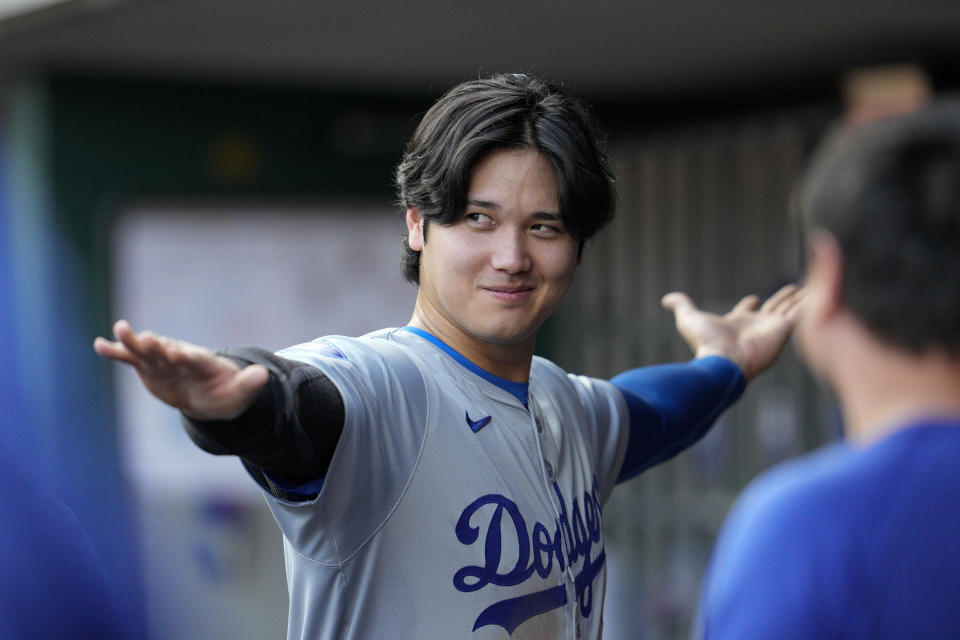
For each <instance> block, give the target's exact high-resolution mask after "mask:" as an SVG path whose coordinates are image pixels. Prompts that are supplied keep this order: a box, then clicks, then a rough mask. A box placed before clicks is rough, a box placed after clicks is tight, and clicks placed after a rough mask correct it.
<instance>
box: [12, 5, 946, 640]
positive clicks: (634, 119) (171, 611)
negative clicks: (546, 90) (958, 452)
mask: <svg viewBox="0 0 960 640" xmlns="http://www.w3.org/2000/svg"><path fill="white" fill-rule="evenodd" d="M308 4H309V6H308ZM861 5H862V6H861ZM873 5H874V3H858V2H851V3H846V4H844V5H843V6H842V7H833V8H826V7H794V8H791V7H770V6H769V5H768V4H767V3H759V2H739V3H734V4H733V5H730V4H728V5H726V6H725V7H724V9H723V11H720V10H719V9H714V8H712V7H708V6H707V5H706V4H705V3H697V2H688V1H685V2H680V3H671V4H669V5H667V4H662V5H660V4H656V3H648V4H643V5H641V4H635V5H631V6H625V5H620V4H619V3H613V2H609V3H608V2H600V3H594V4H592V5H591V8H590V9H589V10H587V9H585V8H583V7H580V6H579V5H576V4H574V3H565V2H560V3H550V4H549V5H544V4H542V3H537V2H531V3H521V4H508V3H500V4H498V3H493V4H487V5H484V6H483V7H482V8H481V7H479V6H473V5H462V6H460V5H458V6H457V7H453V6H452V5H450V6H448V5H446V4H442V3H432V2H427V1H422V2H415V3H412V4H409V3H408V4H407V5H405V6H404V7H397V6H394V5H388V4H386V3H384V4H377V3H350V4H348V3H328V4H323V5H321V4H319V3H291V4H290V5H288V6H286V7H283V8H280V7H276V8H269V9H268V8H267V6H268V5H266V4H265V3H258V2H254V1H253V0H249V1H248V0H244V1H238V2H232V3H225V2H216V1H214V0H203V1H196V2H192V3H181V2H159V1H155V0H137V1H114V2H103V1H101V2H85V1H79V0H69V1H67V2H36V3H29V2H28V3H24V5H23V7H26V8H25V9H21V10H20V12H19V13H17V12H11V10H10V9H9V8H7V7H3V6H0V113H2V123H0V145H2V160H3V165H2V167H0V197H2V201H0V202H2V205H0V349H2V353H0V359H2V361H3V363H4V364H5V366H4V367H3V368H2V369H0V389H2V390H3V392H4V394H7V395H4V396H3V397H4V398H7V397H16V398H17V399H18V400H19V401H18V402H17V403H15V404H8V403H6V402H5V406H4V414H3V418H2V420H3V424H2V425H0V426H2V428H3V429H4V430H5V431H7V432H9V433H13V434H15V438H16V439H19V440H20V441H22V442H23V443H24V448H25V451H28V452H29V453H25V454H24V455H29V456H31V464H32V465H33V467H34V468H35V469H36V470H37V475H38V477H43V478H48V479H50V481H51V483H52V484H53V485H54V487H55V489H56V491H57V492H58V493H59V494H60V495H61V496H63V498H64V499H65V501H67V502H68V504H70V505H71V506H72V507H73V508H74V510H75V511H76V512H77V513H78V516H79V517H80V519H81V521H82V522H83V524H84V526H85V527H86V528H87V530H88V531H89V532H90V535H91V538H92V539H93V541H94V543H95V544H96V545H97V547H98V549H100V551H101V554H102V555H103V556H104V560H105V562H106V564H107V565H108V568H109V569H110V571H111V573H113V575H114V576H115V578H116V579H117V580H118V582H119V583H120V584H121V586H122V592H123V593H124V594H126V596H127V597H128V598H129V600H130V611H131V612H132V613H131V615H132V616H134V617H135V618H137V619H139V620H140V622H141V624H142V625H143V627H144V628H145V629H147V632H146V635H147V637H150V638H155V639H157V640H165V639H167V638H177V639H184V640H188V639H189V638H205V639H206V638H219V637H223V638H229V637H280V636H281V635H282V633H283V625H284V624H285V615H286V611H285V606H286V603H285V585H284V583H283V575H282V551H281V549H280V539H279V533H278V531H277V530H276V527H275V526H274V525H273V523H272V520H271V517H270V515H269V513H268V512H267V510H266V508H265V506H264V505H263V504H262V501H259V500H256V501H245V500H244V499H240V498H236V497H235V496H232V495H222V494H220V493H217V492H212V493H211V492H198V493H197V495H194V496H187V497H184V496H179V497H171V496H164V495H152V494H149V493H148V492H144V491H142V490H141V488H138V487H137V486H136V485H135V483H134V482H132V480H131V478H130V476H129V474H128V473H127V472H126V471H125V470H124V468H123V462H122V460H123V447H124V444H123V439H122V437H121V435H120V427H119V424H118V414H117V410H116V407H117V404H116V398H115V391H114V389H115V386H114V377H115V376H114V372H113V370H112V368H111V367H110V366H109V365H107V364H106V363H104V362H101V361H99V360H97V359H96V357H95V356H94V355H93V353H92V350H91V348H90V342H91V340H92V338H93V336H95V335H101V334H104V333H105V332H106V331H108V328H109V323H110V321H111V320H112V319H113V318H114V312H115V310H114V309H113V308H112V303H111V300H112V299H113V293H112V291H111V269H112V268H113V264H114V263H113V259H112V254H111V234H112V230H113V228H114V226H115V224H116V223H117V221H118V220H119V219H120V217H121V215H122V212H124V211H126V210H129V208H130V207H131V206H136V205H137V204H138V203H145V202H146V203H163V204H164V206H167V207H168V208H170V209H171V210H172V209H175V207H170V206H169V205H170V204H171V203H181V204H183V203H189V204H190V206H191V207H194V209H195V210H203V207H202V206H200V207H197V206H196V205H198V204H200V205H210V206H209V209H210V210H215V209H217V208H218V207H219V208H221V209H222V207H223V206H229V205H230V203H254V204H257V203H259V204H263V205H268V206H287V207H294V208H298V209H300V210H309V209H310V206H311V204H315V203H321V202H324V203H326V202H331V201H338V202H345V201H362V202H379V203H382V204H383V205H385V206H386V205H389V204H390V203H392V202H393V199H394V194H393V192H392V189H391V187H390V180H391V174H392V170H393V166H394V164H395V163H396V161H397V159H398V158H399V155H400V152H401V149H402V146H403V144H404V142H405V140H406V138H407V136H408V135H409V133H410V132H411V130H412V128H413V127H414V126H415V123H416V121H417V119H418V115H419V114H420V113H422V111H423V110H424V109H426V108H427V107H428V106H429V104H430V103H431V102H432V100H433V99H434V98H435V97H437V96H438V95H439V94H440V93H441V92H442V90H443V89H444V88H446V87H447V86H449V85H450V83H451V82H454V81H456V80H462V79H465V78H469V77H473V76H476V75H477V73H478V72H488V71H494V70H514V69H525V70H532V71H533V72H535V73H542V74H545V75H548V76H552V77H554V78H557V79H560V80H563V81H565V82H567V83H568V84H570V85H572V88H573V90H574V91H575V92H576V93H577V94H578V95H580V96H582V97H584V98H585V99H587V100H588V101H589V102H591V103H592V104H593V105H594V106H595V108H596V111H597V112H598V114H599V116H600V118H601V120H602V122H603V124H604V126H605V128H606V130H607V131H609V134H610V135H609V145H610V148H611V151H612V158H613V163H614V166H615V169H616V173H617V178H618V190H619V194H620V203H619V207H618V217H617V219H616V221H615V222H614V224H613V226H612V228H610V229H608V230H607V231H606V232H605V233H604V234H603V235H601V237H599V238H598V239H596V240H595V241H593V242H592V243H590V244H589V245H588V247H587V249H586V252H585V259H584V263H583V266H582V268H581V270H580V273H579V274H578V276H577V282H576V284H575V288H574V290H573V291H572V293H571V295H570V297H569V298H568V300H567V301H566V302H565V304H564V306H563V307H562V309H561V311H560V312H559V314H558V315H557V316H556V317H555V318H554V319H553V320H551V321H550V322H549V323H548V325H547V326H546V327H545V329H544V331H543V333H542V336H541V337H542V339H541V342H540V344H539V345H538V349H539V351H540V352H542V353H544V354H545V355H548V356H550V357H552V358H554V359H555V360H557V361H558V362H559V363H560V364H561V365H563V366H564V367H566V368H567V369H569V370H573V371H578V372H583V373H587V374H591V375H599V376H609V375H611V374H613V373H616V372H617V371H619V370H621V369H623V368H626V367H629V366H634V365H637V364H649V363H657V362H664V361H670V360H677V359H684V358H686V357H687V351H686V348H685V347H684V345H683V344H682V343H681V341H680V339H679V338H677V337H676V335H675V332H674V330H673V328H672V326H671V322H670V317H669V315H668V314H667V313H665V312H663V311H661V310H660V308H659V302H658V301H659V298H660V296H661V295H662V294H663V293H665V292H666V291H669V290H673V289H682V290H686V291H688V292H689V293H691V294H692V295H693V296H694V297H695V299H697V300H698V301H699V302H700V303H701V304H702V306H705V307H707V308H711V309H715V310H720V309H726V308H728V307H729V306H731V305H732V304H733V303H735V302H736V300H737V299H738V298H739V296H741V295H742V294H744V293H747V292H750V291H755V292H759V293H770V292H772V291H773V290H774V289H776V288H777V287H778V286H779V285H780V284H783V283H784V282H787V281H790V280H792V279H795V278H796V277H797V276H798V274H799V273H800V270H801V266H802V261H803V256H802V252H801V247H802V238H801V237H800V235H799V230H798V226H797V224H796V222H795V221H794V220H793V219H792V218H791V217H790V214H789V211H788V202H789V193H790V188H791V184H792V182H793V180H794V179H795V177H796V175H797V174H798V172H799V170H800V169H801V167H802V166H803V163H804V160H805V158H806V156H807V154H808V153H809V151H810V149H811V148H812V146H813V144H814V143H815V142H816V140H817V139H818V138H819V137H820V136H821V134H822V132H823V131H824V129H825V128H826V127H828V126H830V125H831V124H832V123H835V122H836V119H837V118H838V117H840V115H841V114H842V111H843V103H842V100H841V93H840V85H841V79H842V78H843V76H844V73H845V72H846V71H848V70H849V69H851V68H858V67H861V66H863V65H873V64H893V63H897V64H899V63H904V62H908V63H913V64H915V65H918V66H919V67H921V68H922V69H924V70H925V71H926V73H927V74H928V75H929V77H930V79H931V82H932V85H933V88H934V89H935V90H937V91H945V90H949V89H953V88H956V87H957V86H958V84H960V83H958V78H960V73H958V69H960V37H958V36H960V6H956V7H955V6H953V5H951V4H950V3H941V2H936V1H934V0H929V1H927V2H912V3H909V6H908V3H906V2H894V3H884V6H883V7H875V6H873ZM270 6H271V7H272V5H270ZM238 206H239V205H238ZM197 215H202V214H197ZM306 215H309V213H307V214H306ZM398 215H399V214H398ZM184 304H185V305H190V306H193V307H196V309H197V310H198V313H199V312H201V311H202V308H203V300H185V301H184ZM304 337H305V338H309V337H312V336H304ZM838 433H839V423H838V419H837V416H836V415H835V412H834V409H833V408H832V405H831V404H830V402H829V399H828V398H827V397H826V396H825V395H824V394H823V393H822V392H821V391H820V390H819V389H818V388H817V386H816V384H815V383H813V382H812V381H811V380H810V379H809V378H808V377H807V375H806V374H805V373H804V372H803V371H802V369H801V368H800V367H799V365H798V364H797V362H796V360H795V358H794V356H793V354H792V353H790V352H788V353H787V354H786V355H785V357H784V358H782V359H781V361H780V362H778V364H777V365H776V366H775V367H774V368H773V370H772V371H771V372H770V373H769V374H768V375H766V376H764V377H763V378H761V379H760V380H758V381H757V382H756V383H754V384H753V385H751V387H750V388H749V389H748V390H747V392H746V394H745V396H744V398H743V399H742V400H741V401H740V403H739V404H738V405H737V406H736V408H735V409H734V410H732V411H731V412H729V413H728V414H727V415H726V416H724V418H723V419H722V420H721V421H720V423H719V424H718V425H717V426H716V427H715V429H714V430H713V431H712V432H711V434H710V435H708V437H707V438H706V439H705V440H704V441H702V442H701V443H699V444H698V445H697V446H695V447H694V448H693V449H692V450H690V451H689V452H687V453H684V454H682V455H681V456H679V457H678V458H676V459H675V460H674V461H671V462H670V463H667V464H665V465H663V466H661V467H659V468H657V469H655V470H652V471H651V472H648V473H647V474H645V475H643V476H641V477H640V478H638V479H635V480H633V481H631V482H630V483H628V484H627V485H625V486H623V487H620V488H619V489H618V490H617V491H616V492H615V493H614V497H613V499H612V500H611V503H610V505H609V507H608V508H607V511H606V513H605V521H606V535H607V539H608V548H607V553H608V558H609V573H610V588H609V589H608V609H607V612H606V614H605V622H606V636H605V637H606V638H608V639H612V640H617V639H618V638H637V637H641V638H651V639H663V640H668V639H674V638H684V637H687V634H688V632H689V625H690V620H691V616H692V612H693V609H694V607H695V604H696V598H697V592H698V588H699V581H700V579H701V576H702V571H703V568H704V566H705V562H706V559H707V557H708V555H709V551H710V547H711V545H712V541H713V537H714V535H715V533H716V530H717V527H718V526H719V524H720V522H721V521H722V519H723V517H724V515H725V513H726V511H727V509H728V508H729V505H730V504H731V501H732V500H733V498H734V496H735V495H736V494H737V493H738V492H739V491H740V489H741V488H742V487H743V486H744V485H745V483H747V482H748V481H749V480H750V479H751V478H753V477H754V476H755V475H756V474H757V473H758V472H760V471H761V470H763V469H764V468H766V467H767V466H769V465H770V464H772V463H774V462H776V461H779V460H782V459H783V458H785V457H788V456H791V455H795V454H797V453H800V452H802V451H806V450H809V449H811V448H813V447H815V446H817V445H819V444H821V443H823V442H826V441H829V440H831V439H834V438H836V437H837V435H838ZM204 548H206V549H224V548H227V549H228V550H232V551H231V552H230V553H226V554H223V555H222V556H220V557H219V561H223V562H226V563H228V564H229V562H231V558H235V559H236V564H237V566H235V567H234V570H233V571H226V572H223V573H217V572H211V571H210V570H209V569H210V565H209V562H207V564H204V562H205V561H204V560H203V557H204V556H203V553H202V551H203V549H204ZM198 549H199V550H200V553H198ZM207 561H209V558H207ZM155 566H163V567H166V568H167V569H169V574H168V575H166V576H164V577H163V578H162V579H159V580H160V581H159V582H157V580H158V578H156V577H155V572H154V571H153V570H152V569H151V567H155ZM278 594H279V596H278Z"/></svg>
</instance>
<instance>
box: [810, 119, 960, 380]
mask: <svg viewBox="0 0 960 640" xmlns="http://www.w3.org/2000/svg"><path fill="white" fill-rule="evenodd" d="M799 205H800V211H801V215H802V216H803V218H804V222H805V224H806V227H807V231H808V233H809V234H810V267H809V271H808V282H809V283H810V284H811V292H810V300H809V301H808V303H809V304H808V305H807V313H805V314H804V318H803V319H802V321H801V336H800V338H801V343H802V345H803V347H804V351H805V353H806V355H807V357H808V359H809V360H811V364H813V365H814V367H815V368H817V366H818V360H819V359H821V358H822V357H824V356H827V357H829V354H828V353H824V352H822V350H821V351H820V352H818V349H817V340H818V336H817V335H815V333H816V332H817V331H818V328H819V327H818V326H817V323H818V322H819V321H821V320H822V319H823V318H825V317H827V316H829V314H830V313H832V312H833V311H834V310H840V311H842V312H844V313H849V314H850V315H851V316H852V317H853V318H854V319H855V320H856V322H857V323H858V324H859V325H861V326H862V327H863V328H864V329H865V330H867V331H868V332H869V333H870V334H871V335H872V336H873V337H874V338H876V339H877V340H878V341H879V342H880V343H883V344H884V345H887V346H889V347H892V348H895V349H898V350H900V351H903V352H905V353H910V354H913V355H917V356H920V355H923V354H925V353H930V352H937V353H941V354H945V355H948V356H951V357H954V358H957V357H960V102H957V101H944V102H940V103H934V104H932V105H931V106H929V107H926V108H923V109H921V110H919V111H917V112H915V113H912V114H909V115H906V116H900V117H895V118H890V119H887V120H881V121H878V122H875V123H873V124H870V125H865V126H862V127H855V128H852V129H846V130H843V131H840V132H838V133H837V134H835V135H834V136H833V137H831V138H830V139H828V140H827V141H826V142H825V143H824V144H823V145H822V146H821V147H820V149H819V150H818V151H817V153H816V154H815V156H814V159H813V162H812V164H811V166H810V169H809V171H808V173H807V175H806V176H805V178H804V180H803V182H802V183H801V189H800V192H799ZM825 314H826V315H825Z"/></svg>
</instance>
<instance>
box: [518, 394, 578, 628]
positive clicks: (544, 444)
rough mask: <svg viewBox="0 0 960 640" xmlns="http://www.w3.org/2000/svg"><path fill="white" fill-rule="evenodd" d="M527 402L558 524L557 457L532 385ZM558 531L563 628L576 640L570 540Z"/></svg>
mask: <svg viewBox="0 0 960 640" xmlns="http://www.w3.org/2000/svg"><path fill="white" fill-rule="evenodd" d="M527 404H528V406H529V407H530V418H531V425H532V426H533V429H534V432H535V434H536V441H537V451H538V453H539V454H540V462H541V469H542V471H543V474H544V479H545V484H546V487H547V496H548V497H549V500H550V505H551V507H552V508H553V516H554V520H555V521H556V522H557V523H558V524H559V522H560V512H561V506H560V505H559V504H558V503H557V500H558V498H557V495H556V492H555V491H554V490H553V483H554V482H556V478H557V475H558V474H559V473H560V469H558V468H557V467H558V464H559V460H560V456H559V452H558V450H557V446H556V443H555V442H554V440H553V437H552V436H551V435H550V430H549V429H548V428H547V425H546V424H545V422H544V418H543V414H542V412H541V410H540V406H539V405H538V404H537V402H536V399H535V398H534V397H533V389H532V387H531V389H530V390H529V395H528V397H527ZM559 531H560V544H561V546H562V549H561V552H562V553H563V559H564V565H565V566H566V570H565V571H564V573H565V575H566V579H565V580H564V584H565V586H566V590H567V606H566V607H564V608H565V609H566V611H567V621H568V625H567V628H568V629H571V630H572V631H573V637H574V638H575V639H576V640H579V638H580V637H581V626H582V625H581V622H580V614H579V612H578V611H577V589H576V576H575V574H574V572H573V567H572V566H571V564H570V561H569V560H570V553H569V549H570V544H571V541H570V540H567V533H566V531H565V529H564V528H563V527H562V526H561V527H559ZM571 617H572V624H570V622H571Z"/></svg>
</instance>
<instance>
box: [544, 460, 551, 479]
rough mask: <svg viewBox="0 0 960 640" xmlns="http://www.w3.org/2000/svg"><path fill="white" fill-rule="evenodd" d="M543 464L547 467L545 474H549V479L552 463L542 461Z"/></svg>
mask: <svg viewBox="0 0 960 640" xmlns="http://www.w3.org/2000/svg"><path fill="white" fill-rule="evenodd" d="M543 465H544V466H545V467H546V468H547V476H549V477H550V479H551V480H553V465H552V464H550V463H549V462H544V463H543Z"/></svg>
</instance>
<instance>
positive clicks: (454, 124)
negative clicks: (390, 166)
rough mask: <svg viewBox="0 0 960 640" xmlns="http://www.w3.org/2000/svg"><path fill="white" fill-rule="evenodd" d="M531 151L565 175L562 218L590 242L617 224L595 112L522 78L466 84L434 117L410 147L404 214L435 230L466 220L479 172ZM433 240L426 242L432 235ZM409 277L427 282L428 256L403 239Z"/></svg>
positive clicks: (402, 170)
mask: <svg viewBox="0 0 960 640" xmlns="http://www.w3.org/2000/svg"><path fill="white" fill-rule="evenodd" d="M524 147H529V148H531V149H535V150H537V151H538V152H540V153H542V154H543V155H544V156H545V157H546V158H547V159H548V160H549V161H550V163H551V164H552V165H553V168H554V171H556V174H557V190H558V194H557V196H558V199H559V202H560V216H561V217H562V219H563V222H564V225H565V226H566V228H567V230H568V231H569V232H570V233H571V234H572V235H573V236H574V237H575V238H576V239H577V240H579V242H580V249H581V250H582V249H583V243H584V242H586V241H587V239H589V238H590V237H591V236H592V235H593V234H595V233H596V232H597V231H599V230H600V229H601V228H603V226H604V225H606V224H607V223H608V222H610V220H611V219H612V218H613V210H614V206H615V200H616V194H615V192H614V188H613V174H612V172H611V171H610V167H609V166H608V164H607V157H606V153H605V152H604V149H603V145H602V141H601V139H600V135H599V129H598V127H597V125H596V123H595V121H594V119H593V117H592V115H591V113H590V111H589V109H588V108H587V107H586V106H585V105H584V104H582V103H581V102H579V101H578V100H576V99H575V98H573V97H571V96H568V95H567V94H565V93H564V92H563V91H561V90H560V89H559V88H558V87H555V86H553V85H551V84H548V83H546V82H544V81H542V80H539V79H537V78H533V77H531V76H528V75H526V74H521V73H508V74H499V75H495V76H492V77H489V78H484V79H480V80H473V81H470V82H464V83H462V84H459V85H457V86H455V87H454V88H452V89H450V90H449V91H447V92H446V93H445V94H444V95H443V96H442V97H441V98H440V99H439V100H437V102H436V103H435V104H434V105H433V106H432V107H431V108H430V110H429V111H427V113H426V115H424V116H423V120H421V121H420V125H419V126H418V127H417V129H416V131H414V133H413V136H412V137H411V138H410V141H409V142H408V143H407V148H406V153H405V154H404V156H403V159H402V160H401V161H400V165H399V166H398V167H397V174H396V183H397V189H398V191H399V196H400V204H401V206H402V207H403V208H404V209H409V208H413V207H417V208H418V209H419V210H420V215H421V216H422V217H423V220H424V234H426V229H427V224H428V223H430V222H436V223H438V224H453V223H455V222H457V221H459V220H460V219H461V218H462V217H463V216H464V215H465V214H466V199H467V191H468V189H469V188H470V172H471V170H472V168H473V166H474V165H475V164H476V163H477V162H478V161H479V160H480V159H481V158H482V157H483V156H484V155H486V154H487V153H489V152H490V151H492V150H494V149H515V148H524ZM424 237H426V236H424ZM402 268H403V276H404V278H406V279H407V280H409V281H410V282H412V283H414V284H419V281H420V253H419V252H418V251H414V250H412V249H411V248H410V244H409V243H408V242H407V237H406V236H405V237H404V239H403V264H402Z"/></svg>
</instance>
